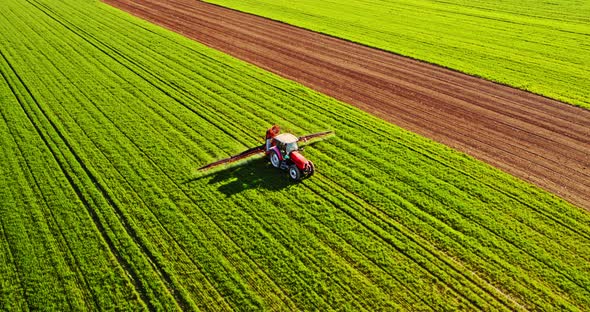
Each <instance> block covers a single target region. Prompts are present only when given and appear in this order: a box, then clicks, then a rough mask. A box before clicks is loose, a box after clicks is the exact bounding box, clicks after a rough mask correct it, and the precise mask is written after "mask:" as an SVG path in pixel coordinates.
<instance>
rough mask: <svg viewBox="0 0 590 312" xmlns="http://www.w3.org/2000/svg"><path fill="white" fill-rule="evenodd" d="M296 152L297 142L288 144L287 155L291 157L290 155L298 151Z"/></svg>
mask: <svg viewBox="0 0 590 312" xmlns="http://www.w3.org/2000/svg"><path fill="white" fill-rule="evenodd" d="M296 150H297V142H293V143H289V144H287V147H286V150H285V152H286V154H287V155H289V154H291V152H293V151H296Z"/></svg>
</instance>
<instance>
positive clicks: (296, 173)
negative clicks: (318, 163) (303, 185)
mask: <svg viewBox="0 0 590 312" xmlns="http://www.w3.org/2000/svg"><path fill="white" fill-rule="evenodd" d="M289 176H290V177H291V179H293V180H295V181H298V180H300V179H301V171H300V170H299V168H297V166H295V165H291V166H290V167H289Z"/></svg>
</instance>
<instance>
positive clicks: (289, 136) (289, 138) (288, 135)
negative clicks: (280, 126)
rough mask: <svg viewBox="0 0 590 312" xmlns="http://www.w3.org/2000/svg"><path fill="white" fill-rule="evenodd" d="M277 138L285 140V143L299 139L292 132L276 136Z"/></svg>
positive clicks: (280, 140)
mask: <svg viewBox="0 0 590 312" xmlns="http://www.w3.org/2000/svg"><path fill="white" fill-rule="evenodd" d="M275 140H277V141H279V142H283V143H285V144H289V143H295V142H297V141H298V139H297V137H296V136H294V135H292V134H291V133H283V134H279V135H277V136H276V137H275Z"/></svg>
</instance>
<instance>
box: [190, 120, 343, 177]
mask: <svg viewBox="0 0 590 312" xmlns="http://www.w3.org/2000/svg"><path fill="white" fill-rule="evenodd" d="M280 132H281V128H280V127H279V126H278V125H273V126H272V127H271V128H269V129H268V130H267V131H266V137H265V139H266V143H265V144H263V145H261V146H256V147H252V148H250V149H247V150H245V151H243V152H241V153H239V154H236V155H233V156H231V157H228V158H224V159H221V160H218V161H215V162H212V163H210V164H208V165H205V166H203V167H201V168H199V170H207V169H211V168H213V167H216V166H219V165H222V164H227V163H232V162H236V161H238V160H241V159H245V158H248V157H251V156H254V155H257V154H261V153H265V154H266V155H267V156H268V159H269V160H270V163H271V164H272V166H273V167H275V168H279V169H282V170H288V171H289V176H290V177H291V179H293V180H295V181H299V180H301V179H302V178H306V177H309V176H311V175H312V174H313V173H314V172H315V166H314V165H313V162H311V161H310V160H307V159H306V158H305V157H304V156H303V155H301V153H300V152H301V151H303V148H299V146H298V145H297V143H299V142H307V141H308V140H310V139H314V138H319V137H323V136H327V135H329V134H332V133H333V131H323V132H317V133H312V134H308V135H304V136H301V137H296V136H295V135H293V134H291V133H282V134H280Z"/></svg>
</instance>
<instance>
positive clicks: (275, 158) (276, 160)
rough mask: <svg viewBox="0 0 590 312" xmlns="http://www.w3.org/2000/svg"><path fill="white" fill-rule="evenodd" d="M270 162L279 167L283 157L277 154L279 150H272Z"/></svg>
mask: <svg viewBox="0 0 590 312" xmlns="http://www.w3.org/2000/svg"><path fill="white" fill-rule="evenodd" d="M269 158H270V163H271V164H272V166H273V167H275V168H278V167H280V166H281V159H280V158H279V155H277V152H275V151H272V152H270V157H269Z"/></svg>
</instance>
